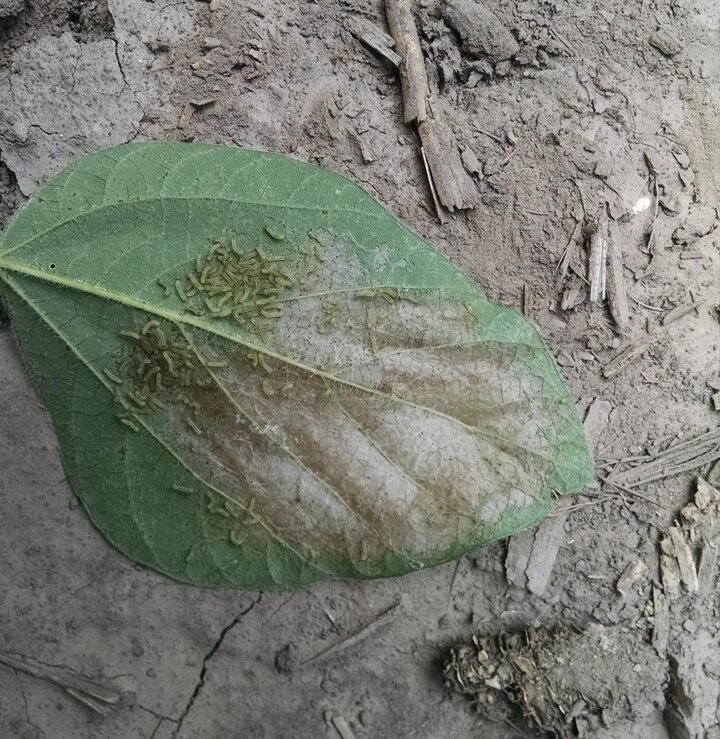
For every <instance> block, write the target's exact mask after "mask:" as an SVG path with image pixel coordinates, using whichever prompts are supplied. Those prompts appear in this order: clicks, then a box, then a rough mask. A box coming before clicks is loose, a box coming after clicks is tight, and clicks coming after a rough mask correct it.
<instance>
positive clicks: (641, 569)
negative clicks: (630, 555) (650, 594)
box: [615, 559, 647, 597]
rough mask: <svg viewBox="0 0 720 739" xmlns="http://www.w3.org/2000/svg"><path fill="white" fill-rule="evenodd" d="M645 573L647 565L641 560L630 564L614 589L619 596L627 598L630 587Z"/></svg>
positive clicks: (630, 590)
mask: <svg viewBox="0 0 720 739" xmlns="http://www.w3.org/2000/svg"><path fill="white" fill-rule="evenodd" d="M646 572H647V565H646V564H645V562H643V561H642V560H641V559H638V560H636V561H635V562H631V563H630V564H629V565H628V566H627V567H626V568H625V570H624V571H623V573H622V575H620V579H619V580H618V581H617V584H616V585H615V587H616V588H617V591H618V593H620V595H622V596H624V597H627V596H628V595H630V593H631V592H632V586H633V585H634V584H635V583H636V582H637V581H638V580H639V579H640V578H641V577H642V576H643V575H644V574H645V573H646Z"/></svg>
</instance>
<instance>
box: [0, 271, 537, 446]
mask: <svg viewBox="0 0 720 739" xmlns="http://www.w3.org/2000/svg"><path fill="white" fill-rule="evenodd" d="M2 268H5V269H8V268H9V269H10V270H12V271H13V272H17V273H18V274H24V275H26V276H28V277H34V278H37V279H40V280H44V281H45V282H50V283H52V284H57V285H60V286H62V287H65V288H68V289H75V290H78V291H80V292H85V293H88V294H90V295H95V296H97V297H99V298H102V299H104V300H111V301H114V302H116V303H119V304H120V305H125V306H127V307H128V308H133V309H135V310H139V311H143V312H145V313H147V314H148V315H153V316H157V317H159V318H164V319H166V320H168V321H173V322H174V323H176V324H178V325H179V324H185V325H189V326H194V327H195V328H198V329H200V330H202V331H205V332H207V333H210V334H214V335H215V336H219V337H221V338H223V339H226V340H227V341H231V342H233V343H234V344H238V345H240V346H243V347H245V348H246V349H248V350H250V351H252V352H260V353H262V354H264V355H265V356H267V357H270V358H272V359H275V360H277V361H278V362H281V363H284V364H288V365H290V366H292V367H295V368H297V369H299V370H302V371H303V372H307V373H308V374H310V375H314V376H316V377H322V378H323V379H325V380H328V381H330V382H334V383H337V384H338V385H343V386H345V387H349V388H352V389H354V390H359V391H361V392H364V393H368V394H369V395H374V396H376V397H379V398H382V399H383V400H386V401H390V402H393V403H397V404H398V405H404V406H406V407H409V408H414V409H416V410H419V411H422V412H425V413H428V414H430V415H433V416H436V417H438V418H444V419H445V420H447V421H450V422H451V423H455V424H457V425H458V426H460V427H461V428H463V429H465V430H466V431H468V432H469V433H470V434H479V435H480V436H483V437H484V438H489V439H491V440H493V441H497V439H496V438H495V437H494V436H493V435H491V434H487V433H486V432H484V431H483V430H482V429H480V428H478V427H477V426H470V425H469V424H466V423H464V422H463V421H461V420H460V419H459V418H455V417H454V416H451V415H449V414H447V413H443V412H442V411H439V410H437V409H436V408H428V407H427V406H424V405H421V404H419V403H413V402H412V401H411V400H407V399H405V398H399V397H397V396H396V395H389V394H388V393H384V392H382V391H381V390H377V389H375V388H371V387H367V386H366V385H360V384H358V383H355V382H351V381H350V380H345V379H343V378H341V377H338V376H337V375H333V374H331V373H329V372H326V371H324V370H321V369H319V368H317V367H311V366H310V365H307V364H305V363H304V362H300V361H298V360H296V359H293V358H292V357H287V356H285V355H283V354H279V353H278V352H276V351H273V350H272V349H269V348H268V347H266V346H264V345H262V344H255V343H253V342H251V341H248V340H247V339H244V338H240V337H239V336H237V335H236V334H233V333H230V332H229V331H223V330H222V329H217V328H214V327H213V326H211V325H210V324H208V323H204V322H203V321H202V320H200V319H199V318H196V317H194V316H191V315H185V314H179V313H177V312H175V311H170V310H165V309H164V308H160V307H159V306H157V305H153V304H151V303H144V302H142V301H140V300H136V299H134V298H130V297H128V296H124V295H120V294H118V293H114V292H111V291H109V290H105V289H104V288H101V287H97V286H96V285H89V284H87V283H84V282H79V281H74V280H68V279H67V278H63V277H60V276H57V277H56V276H54V275H49V274H48V273H47V272H43V271H42V270H39V269H35V268H34V267H28V266H25V265H12V264H9V263H8V262H6V261H4V260H3V259H1V258H0V278H1V277H2ZM393 287H394V289H403V287H402V286H393ZM29 304H30V305H31V306H32V303H29ZM33 309H35V307H34V306H33ZM35 310H37V309H35ZM500 441H502V443H504V444H510V445H512V446H515V447H517V448H518V449H521V450H522V451H523V452H525V453H527V454H530V455H532V456H533V457H536V458H540V459H543V460H545V461H548V460H551V458H550V457H548V456H546V455H544V454H541V453H540V452H537V451H535V450H534V449H528V448H527V447H525V446H523V445H520V444H516V443H515V442H513V441H511V440H509V439H504V438H501V439H500Z"/></svg>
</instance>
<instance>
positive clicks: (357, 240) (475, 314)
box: [0, 143, 592, 588]
mask: <svg viewBox="0 0 720 739" xmlns="http://www.w3.org/2000/svg"><path fill="white" fill-rule="evenodd" d="M0 285H1V286H2V293H3V298H4V300H5V302H6V303H7V305H8V307H9V310H10V315H11V319H12V324H13V327H14V330H15V333H16V335H17V339H18V342H19V344H20V346H21V349H22V353H23V356H24V358H25V361H26V363H27V367H28V370H29V371H30V373H31V375H32V377H33V379H34V381H35V383H36V386H37V388H38V391H39V392H40V394H41V395H42V397H43V399H44V401H45V403H46V405H47V407H48V409H49V410H50V413H51V415H52V419H53V422H54V425H55V429H56V432H57V435H58V438H59V440H60V447H61V450H62V456H63V461H64V465H65V469H66V471H67V476H68V479H69V481H70V483H71V485H72V487H73V489H74V491H75V493H76V494H77V495H78V497H79V498H80V499H81V500H82V502H83V504H84V505H85V507H86V509H87V511H88V513H89V515H90V516H91V518H92V520H93V521H94V522H95V524H96V525H97V526H98V528H99V529H100V530H101V531H102V532H103V533H104V534H105V535H106V536H107V538H108V539H109V540H110V541H111V542H112V543H113V544H114V545H115V546H117V547H118V548H119V549H120V550H122V551H123V552H125V553H126V554H127V555H128V556H129V557H131V558H132V559H134V560H136V561H138V562H141V563H143V564H146V565H148V566H150V567H153V568H155V569H157V570H160V571H162V572H164V573H167V574H168V575H170V576H172V577H174V578H177V579H179V580H184V581H187V582H192V583H197V584H203V585H234V586H240V587H252V588H262V587H266V586H270V585H281V586H298V585H304V584H307V583H309V582H312V581H314V580H320V579H326V578H344V577H363V578H365V577H383V576H388V575H397V574H402V573H404V572H407V571H409V570H413V569H417V568H420V567H425V566H429V565H434V564H438V563H440V562H444V561H447V560H449V559H452V558H455V557H458V556H459V555H461V554H463V553H465V552H467V551H470V550H473V549H475V548H476V547H478V546H480V545H482V544H484V543H486V542H489V541H491V540H494V539H498V538H500V537H503V536H507V535H508V534H511V533H513V532H515V531H517V530H519V529H522V528H524V527H527V526H530V525H532V524H533V523H535V522H537V521H539V520H540V519H541V518H542V517H543V516H545V515H546V514H547V512H548V511H549V510H550V509H551V507H552V504H553V500H554V498H555V496H556V495H557V494H566V493H571V492H575V491H578V490H579V489H581V488H582V487H583V485H585V484H586V483H587V482H588V481H589V480H590V479H591V475H592V464H591V460H590V455H589V453H588V449H587V446H586V443H585V439H584V436H583V432H582V427H581V425H580V423H579V422H578V419H577V417H576V414H575V411H574V408H573V404H572V402H571V400H570V398H569V397H568V394H567V392H566V390H565V388H564V386H563V383H562V380H561V378H560V376H559V374H558V372H557V370H556V368H555V366H554V364H553V362H552V359H551V358H550V356H549V355H548V353H547V351H546V349H545V348H544V346H543V343H542V341H541V340H540V338H539V336H538V334H537V332H536V331H535V329H534V328H533V327H532V326H531V325H530V324H529V323H528V322H527V321H525V319H524V318H522V316H520V315H519V314H518V313H516V312H515V311H513V310H510V309H508V308H505V307H502V306H499V305H495V304H493V303H491V302H490V301H488V299H487V298H486V297H485V296H484V295H483V293H482V292H481V291H480V290H479V289H478V288H477V286H476V285H475V284H474V283H473V282H472V281H471V280H470V279H469V278H468V277H466V276H465V275H464V274H463V273H462V272H460V271H459V270H457V269H456V268H455V267H453V266H452V265H451V264H450V263H449V262H448V261H447V260H446V259H445V258H444V257H443V256H441V255H440V254H439V253H438V252H437V251H436V250H435V249H433V248H432V247H431V246H430V245H429V244H427V243H426V242H424V241H423V240H422V239H420V238H419V237H418V236H416V235H415V234H413V233H411V232H410V231H409V230H408V229H407V228H406V227H405V226H403V225H402V224H401V223H399V222H398V221H397V220H396V219H395V218H394V217H393V216H391V215H390V214H389V213H387V212H386V211H385V210H384V209H383V208H382V207H381V206H380V205H378V204H377V203H376V202H375V201H374V200H373V199H372V198H371V197H370V196H368V195H367V194H365V193H364V192H363V191H362V190H360V189H359V188H358V187H357V186H356V185H354V184H353V183H351V182H349V181H348V180H346V179H344V178H343V177H340V176H338V175H336V174H332V173H330V172H327V171H324V170H322V169H320V168H318V167H315V166H312V165H309V164H302V163H299V162H296V161H293V160H291V159H287V158H285V157H282V156H278V155H275V154H265V153H259V152H251V151H243V150H239V149H234V148H227V147H221V146H206V145H200V144H192V145H187V144H170V143H147V144H131V145H127V146H120V147H117V148H113V149H108V150H106V151H103V152H100V153H98V154H93V155H90V156H87V157H84V158H82V159H80V160H78V161H77V162H76V163H75V164H74V165H73V166H71V167H70V168H68V169H66V170H65V171H64V172H63V173H62V174H60V175H59V176H58V177H56V178H55V179H54V180H52V181H51V182H50V183H49V184H47V185H45V186H44V187H43V188H42V189H41V190H40V191H38V192H37V194H36V195H35V196H34V197H33V198H31V200H30V201H29V202H28V203H27V204H26V205H25V206H24V207H23V208H22V209H21V210H20V211H19V212H18V214H17V215H16V216H15V218H14V219H13V220H12V221H11V223H10V224H9V225H8V227H7V229H6V231H5V233H4V234H3V236H2V240H1V241H0Z"/></svg>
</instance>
